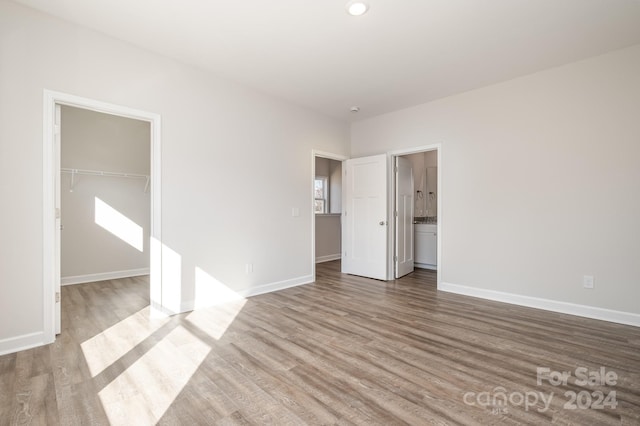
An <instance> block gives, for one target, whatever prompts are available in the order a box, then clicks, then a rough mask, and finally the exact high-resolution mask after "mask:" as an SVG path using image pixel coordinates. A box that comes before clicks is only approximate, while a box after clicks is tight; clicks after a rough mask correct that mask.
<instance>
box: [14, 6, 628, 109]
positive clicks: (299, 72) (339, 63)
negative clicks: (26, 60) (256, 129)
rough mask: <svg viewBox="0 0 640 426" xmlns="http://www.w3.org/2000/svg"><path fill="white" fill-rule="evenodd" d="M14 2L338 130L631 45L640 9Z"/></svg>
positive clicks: (611, 7)
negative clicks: (339, 123) (307, 112)
mask: <svg viewBox="0 0 640 426" xmlns="http://www.w3.org/2000/svg"><path fill="white" fill-rule="evenodd" d="M15 1H16V2H17V3H22V4H24V5H27V6H31V7H34V8H36V9H39V10H42V11H44V12H47V13H50V14H52V15H55V16H58V17H60V18H63V19H65V20H68V21H72V22H76V23H79V24H81V25H84V26H86V27H89V28H92V29H95V30H98V31H100V32H103V33H105V34H108V35H111V36H113V37H116V38H119V39H122V40H125V41H128V42H130V43H133V44H135V45H138V46H141V47H143V48H146V49H149V50H152V51H155V52H158V53H161V54H164V55H167V56H170V57H172V58H175V59H177V60H180V61H182V62H185V63H189V64H192V65H196V66H198V67H201V68H204V69H208V70H210V71H212V72H213V73H215V74H216V75H218V76H221V77H224V78H227V79H230V80H233V81H236V82H240V83H242V84H245V85H248V86H251V87H254V88H256V89H258V90H261V91H263V92H266V93H269V94H271V95H275V96H277V97H280V98H283V99H286V100H289V101H291V102H294V103H296V104H299V105H304V106H307V107H309V108H311V109H313V110H316V111H319V112H322V113H325V114H328V115H331V116H333V117H337V118H340V119H344V120H348V121H353V120H357V119H362V118H365V117H370V116H373V115H377V114H381V113H385V112H389V111H393V110H397V109H401V108H405V107H408V106H412V105H416V104H420V103H423V102H427V101H430V100H433V99H437V98H442V97H445V96H448V95H452V94H455V93H460V92H463V91H466V90H470V89H474V88H478V87H482V86H485V85H488V84H491V83H495V82H499V81H504V80H507V79H511V78H514V77H517V76H520V75H525V74H529V73H532V72H536V71H539V70H543V69H545V68H550V67H553V66H558V65H562V64H565V63H569V62H573V61H576V60H579V59H583V58H587V57H590V56H595V55H598V54H602V53H604V52H607V51H611V50H615V49H619V48H623V47H627V46H630V45H633V44H637V43H640V0H369V1H368V3H369V5H370V9H369V12H368V13H367V14H365V15H364V16H360V17H352V16H349V15H348V14H347V13H346V12H345V8H344V6H345V3H346V0H225V1H223V0H180V1H177V0H109V1H104V0H15ZM353 105H358V106H360V108H361V111H360V112H359V113H357V114H353V113H351V112H349V108H350V107H351V106H353Z"/></svg>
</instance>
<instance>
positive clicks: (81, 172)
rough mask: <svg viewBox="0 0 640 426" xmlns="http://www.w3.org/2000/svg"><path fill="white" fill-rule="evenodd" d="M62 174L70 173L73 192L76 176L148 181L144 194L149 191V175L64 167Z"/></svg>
mask: <svg viewBox="0 0 640 426" xmlns="http://www.w3.org/2000/svg"><path fill="white" fill-rule="evenodd" d="M60 171H61V172H62V173H69V174H70V175H71V188H70V190H71V191H73V187H74V185H75V176H76V175H86V176H107V177H120V178H130V179H146V184H145V186H144V192H147V190H148V189H149V175H141V174H137V173H121V172H105V171H103V170H87V169H69V168H65V167H62V168H61V169H60Z"/></svg>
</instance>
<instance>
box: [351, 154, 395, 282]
mask: <svg viewBox="0 0 640 426" xmlns="http://www.w3.org/2000/svg"><path fill="white" fill-rule="evenodd" d="M343 175H344V176H343V188H344V203H343V213H342V214H343V221H342V247H343V253H342V272H344V273H347V274H353V275H360V276H363V277H369V278H375V279H379V280H386V279H387V253H388V250H387V225H388V223H387V156H386V155H376V156H372V157H363V158H354V159H351V160H346V161H345V163H344V167H343Z"/></svg>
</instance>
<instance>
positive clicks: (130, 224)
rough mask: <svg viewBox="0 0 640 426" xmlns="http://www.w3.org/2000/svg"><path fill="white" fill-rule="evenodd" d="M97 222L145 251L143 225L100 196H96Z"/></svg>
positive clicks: (134, 246)
mask: <svg viewBox="0 0 640 426" xmlns="http://www.w3.org/2000/svg"><path fill="white" fill-rule="evenodd" d="M95 222H96V224H97V225H99V226H101V227H102V228H104V229H106V230H107V231H109V232H111V233H112V234H113V235H115V236H116V237H118V238H120V239H121V240H122V241H124V242H125V243H127V244H129V245H130V246H131V247H133V248H135V249H137V250H138V251H144V236H143V235H144V233H143V230H142V226H140V225H138V224H137V223H135V222H134V221H132V220H131V219H129V218H128V217H126V216H125V215H123V214H122V213H120V212H119V211H118V210H116V209H114V208H113V207H111V206H110V205H109V204H107V203H105V202H104V201H102V200H101V199H100V198H98V197H95Z"/></svg>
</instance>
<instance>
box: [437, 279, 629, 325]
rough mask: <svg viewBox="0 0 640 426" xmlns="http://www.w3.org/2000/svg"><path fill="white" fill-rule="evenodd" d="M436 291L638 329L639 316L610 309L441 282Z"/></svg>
mask: <svg viewBox="0 0 640 426" xmlns="http://www.w3.org/2000/svg"><path fill="white" fill-rule="evenodd" d="M438 290H442V291H446V292H449V293H456V294H462V295H465V296H473V297H479V298H481V299H488V300H495V301H497V302H505V303H510V304H512V305H520V306H527V307H529V308H536V309H543V310H545V311H552V312H559V313H562V314H570V315H576V316H579V317H585V318H592V319H597V320H603V321H609V322H615V323H618V324H626V325H633V326H636V327H640V314H635V313H632V312H623V311H614V310H612V309H604V308H598V307H595V306H587V305H578V304H575V303H568V302H560V301H557V300H551V299H542V298H538V297H532V296H523V295H519V294H513V293H505V292H502V291H495V290H487V289H483V288H476V287H468V286H464V285H459V284H451V283H446V282H441V283H440V285H439V286H438Z"/></svg>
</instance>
